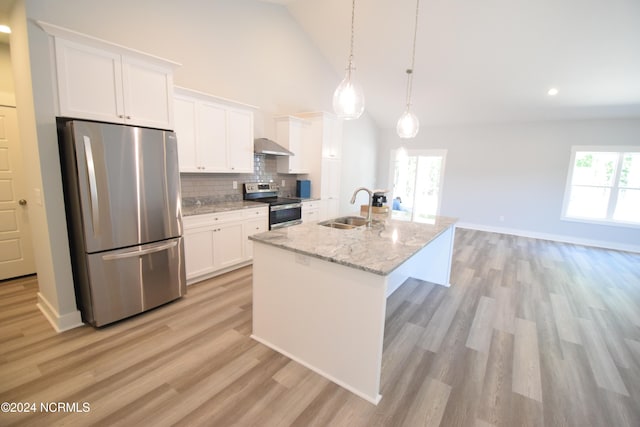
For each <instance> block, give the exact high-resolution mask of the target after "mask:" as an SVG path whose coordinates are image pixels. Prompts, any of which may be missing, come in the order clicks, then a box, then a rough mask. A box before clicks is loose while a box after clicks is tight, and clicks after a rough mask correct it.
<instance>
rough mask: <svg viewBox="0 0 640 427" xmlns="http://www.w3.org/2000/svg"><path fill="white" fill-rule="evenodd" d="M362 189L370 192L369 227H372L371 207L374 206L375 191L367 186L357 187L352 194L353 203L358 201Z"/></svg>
mask: <svg viewBox="0 0 640 427" xmlns="http://www.w3.org/2000/svg"><path fill="white" fill-rule="evenodd" d="M360 191H366V192H367V194H369V209H368V210H367V227H371V210H372V209H371V208H372V206H373V191H372V190H369V189H368V188H365V187H360V188H356V191H354V192H353V196H351V204H352V205H353V204H354V203H355V202H356V195H357V194H358V193H359V192H360Z"/></svg>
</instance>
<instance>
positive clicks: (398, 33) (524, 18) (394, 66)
mask: <svg viewBox="0 0 640 427" xmlns="http://www.w3.org/2000/svg"><path fill="white" fill-rule="evenodd" d="M265 1H267V0H265ZM270 2H271V3H277V4H280V5H282V7H286V8H287V9H288V10H289V12H290V13H291V15H292V16H293V17H294V19H295V20H296V21H297V22H298V23H299V24H300V26H301V28H302V29H303V30H304V31H305V32H306V33H307V34H308V35H309V37H310V38H311V39H312V41H313V42H314V43H315V44H316V45H317V47H318V48H319V50H320V51H321V52H322V54H323V55H324V56H325V57H326V58H327V60H328V61H329V62H330V63H331V65H332V66H333V67H334V68H335V70H336V72H337V73H338V75H339V76H340V77H338V78H337V80H336V85H337V84H338V82H339V80H340V79H341V76H342V75H343V74H344V71H343V70H344V68H345V66H346V63H347V57H348V53H349V38H350V21H351V1H349V0H322V1H317V0H270ZM415 10H416V0H357V1H356V5H355V48H354V57H355V63H356V67H357V77H358V78H359V80H360V82H361V84H362V86H363V89H364V92H365V97H366V111H367V112H368V113H369V114H370V115H371V116H372V117H373V119H374V120H375V121H376V122H377V123H378V125H379V126H380V127H381V128H395V123H396V121H397V119H398V117H399V116H400V114H401V113H402V111H403V108H404V104H405V85H406V74H405V69H406V68H408V66H409V64H410V58H411V42H412V38H413V27H414V25H413V24H414V20H415ZM416 49H417V50H416V60H415V72H414V87H413V110H414V112H415V113H416V114H417V115H418V117H419V118H420V121H421V124H422V125H423V126H424V125H442V124H460V123H477V122H512V121H531V120H556V119H583V118H585V119H587V118H599V117H607V118H608V117H629V116H635V117H640V1H639V0H610V1H602V0H537V1H524V0H516V1H513V0H488V1H483V2H477V1H467V0H421V1H420V14H419V25H418V39H417V48H416ZM551 87H555V88H557V89H558V91H559V92H558V95H556V96H554V97H552V96H549V95H548V94H547V91H548V90H549V89H550V88H551Z"/></svg>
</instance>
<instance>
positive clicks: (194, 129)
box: [174, 88, 255, 173]
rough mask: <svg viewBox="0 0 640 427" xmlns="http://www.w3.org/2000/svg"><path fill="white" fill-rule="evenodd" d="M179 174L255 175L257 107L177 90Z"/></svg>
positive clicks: (175, 100) (199, 93)
mask: <svg viewBox="0 0 640 427" xmlns="http://www.w3.org/2000/svg"><path fill="white" fill-rule="evenodd" d="M174 108H175V125H176V126H175V129H176V135H177V137H178V161H179V164H180V172H197V173H253V109H254V108H255V107H252V106H248V105H245V104H240V103H235V102H233V101H228V100H224V99H222V98H217V97H214V96H212V95H207V94H204V93H201V92H197V91H192V90H189V89H184V88H176V89H175V95H174Z"/></svg>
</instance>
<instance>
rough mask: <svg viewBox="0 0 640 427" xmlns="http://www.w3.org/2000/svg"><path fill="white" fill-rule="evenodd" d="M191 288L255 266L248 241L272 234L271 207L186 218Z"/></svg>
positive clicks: (186, 252) (188, 280) (184, 219)
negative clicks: (257, 236)
mask: <svg viewBox="0 0 640 427" xmlns="http://www.w3.org/2000/svg"><path fill="white" fill-rule="evenodd" d="M183 224H184V251H185V267H186V273H187V284H193V283H195V282H198V281H201V280H204V279H207V278H209V277H213V276H215V275H218V274H221V273H224V272H227V271H230V270H233V269H234V268H238V267H242V266H244V265H246V264H249V263H250V262H251V259H252V257H253V250H252V249H253V246H252V243H251V241H250V240H249V239H248V237H249V236H250V235H252V234H255V233H262V232H263V231H268V230H269V213H268V207H266V206H265V207H260V208H255V209H253V208H252V209H242V210H237V211H228V212H222V213H214V214H205V215H193V216H188V217H184V218H183Z"/></svg>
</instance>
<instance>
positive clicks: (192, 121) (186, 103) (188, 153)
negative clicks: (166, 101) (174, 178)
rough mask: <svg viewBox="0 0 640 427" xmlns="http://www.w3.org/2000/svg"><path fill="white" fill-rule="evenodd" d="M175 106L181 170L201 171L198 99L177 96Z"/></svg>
mask: <svg viewBox="0 0 640 427" xmlns="http://www.w3.org/2000/svg"><path fill="white" fill-rule="evenodd" d="M173 108H174V120H175V128H176V129H175V130H176V136H177V138H178V163H179V166H180V172H200V169H199V168H198V167H199V165H198V163H197V157H196V155H197V151H196V111H197V110H196V101H195V100H193V99H189V98H185V97H181V96H176V97H175V99H174V102H173Z"/></svg>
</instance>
